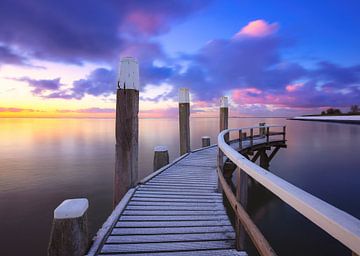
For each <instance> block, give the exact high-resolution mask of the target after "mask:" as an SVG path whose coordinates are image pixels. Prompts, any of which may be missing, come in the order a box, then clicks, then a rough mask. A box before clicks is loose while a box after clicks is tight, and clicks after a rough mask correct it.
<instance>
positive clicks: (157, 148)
mask: <svg viewBox="0 0 360 256" xmlns="http://www.w3.org/2000/svg"><path fill="white" fill-rule="evenodd" d="M154 151H155V152H165V151H168V148H167V146H156V147H154Z"/></svg>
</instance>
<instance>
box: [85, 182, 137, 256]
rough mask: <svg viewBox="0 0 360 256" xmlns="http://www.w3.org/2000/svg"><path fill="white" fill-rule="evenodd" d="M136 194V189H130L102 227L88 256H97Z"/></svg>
mask: <svg viewBox="0 0 360 256" xmlns="http://www.w3.org/2000/svg"><path fill="white" fill-rule="evenodd" d="M134 193H135V188H131V189H129V191H128V192H127V193H126V194H125V196H124V197H123V198H122V199H121V201H120V203H119V204H118V205H117V206H116V208H115V209H114V211H113V212H112V213H111V215H110V216H109V217H108V218H107V220H106V221H105V223H104V224H103V225H102V227H101V228H100V229H99V230H98V232H97V233H96V235H95V236H94V238H93V244H92V246H91V247H90V249H89V251H88V254H87V255H88V256H94V255H96V253H97V251H98V250H99V248H100V246H101V244H102V242H103V241H104V239H105V238H106V236H107V235H108V234H109V233H111V228H112V227H113V226H114V225H115V224H116V221H117V220H118V218H119V215H120V214H121V213H122V212H123V211H124V209H125V207H126V205H127V204H128V202H129V200H130V198H131V197H132V195H133V194H134Z"/></svg>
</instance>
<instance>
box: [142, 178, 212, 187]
mask: <svg viewBox="0 0 360 256" xmlns="http://www.w3.org/2000/svg"><path fill="white" fill-rule="evenodd" d="M146 185H153V186H178V187H180V186H185V187H189V186H190V187H213V186H216V185H217V184H216V182H213V183H210V182H203V183H199V182H191V181H188V182H185V181H183V182H176V181H175V182H174V181H172V180H171V181H170V180H168V181H162V180H158V181H152V182H148V183H146Z"/></svg>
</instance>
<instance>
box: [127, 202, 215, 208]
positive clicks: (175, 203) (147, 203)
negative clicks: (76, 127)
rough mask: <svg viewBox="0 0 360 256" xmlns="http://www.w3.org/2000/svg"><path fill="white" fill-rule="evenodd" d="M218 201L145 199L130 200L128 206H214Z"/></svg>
mask: <svg viewBox="0 0 360 256" xmlns="http://www.w3.org/2000/svg"><path fill="white" fill-rule="evenodd" d="M218 204H220V203H219V202H210V203H198V202H162V201H157V202H145V201H141V202H139V201H131V202H130V203H129V206H169V207H171V206H176V207H183V206H184V207H216V205H218Z"/></svg>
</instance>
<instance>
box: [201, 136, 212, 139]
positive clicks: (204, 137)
mask: <svg viewBox="0 0 360 256" xmlns="http://www.w3.org/2000/svg"><path fill="white" fill-rule="evenodd" d="M201 138H202V139H210V137H209V136H202V137H201Z"/></svg>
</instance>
